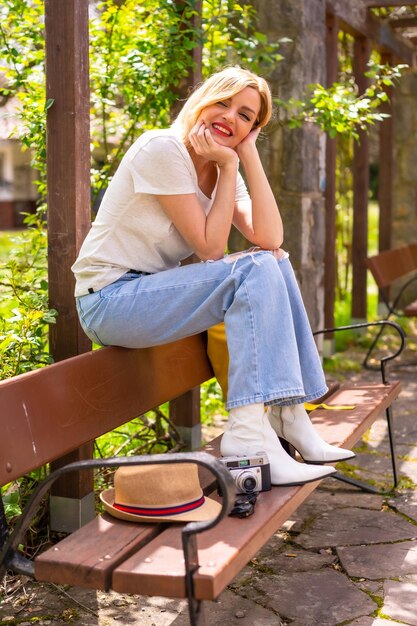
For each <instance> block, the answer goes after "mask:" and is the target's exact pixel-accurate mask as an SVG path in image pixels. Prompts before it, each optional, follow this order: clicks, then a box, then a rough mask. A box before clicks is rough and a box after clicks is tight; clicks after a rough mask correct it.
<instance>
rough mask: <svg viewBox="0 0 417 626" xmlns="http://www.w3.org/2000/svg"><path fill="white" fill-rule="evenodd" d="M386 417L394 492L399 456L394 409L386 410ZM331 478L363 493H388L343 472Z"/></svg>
mask: <svg viewBox="0 0 417 626" xmlns="http://www.w3.org/2000/svg"><path fill="white" fill-rule="evenodd" d="M385 415H386V418H387V429H388V439H389V447H390V453H391V465H392V475H393V485H392V487H391V489H392V490H394V489H395V488H396V487H397V485H398V468H397V456H396V453H395V439H394V430H393V418H392V407H391V406H389V407H388V408H387V409H386V410H385ZM331 478H336V480H341V481H342V482H345V483H348V484H349V485H354V486H355V487H359V489H362V490H363V491H369V492H370V493H378V494H380V495H385V493H386V492H382V491H380V490H379V489H376V488H375V487H372V486H371V485H367V484H366V483H363V482H361V481H360V480H355V479H354V478H350V477H349V476H345V475H344V474H342V473H341V472H336V474H333V475H332V476H331Z"/></svg>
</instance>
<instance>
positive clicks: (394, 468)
mask: <svg viewBox="0 0 417 626" xmlns="http://www.w3.org/2000/svg"><path fill="white" fill-rule="evenodd" d="M370 326H378V327H380V330H379V333H378V335H377V338H378V337H379V336H380V335H381V333H382V331H383V330H384V327H385V326H390V327H391V328H393V329H394V330H395V331H396V332H397V333H398V335H399V337H400V347H399V348H398V349H397V350H396V352H394V353H393V354H389V355H388V356H384V357H382V358H381V359H380V366H379V368H378V369H379V370H380V371H381V378H382V382H383V384H384V385H387V384H388V378H387V372H386V365H387V363H388V362H389V361H392V360H393V359H396V358H397V357H398V356H399V355H400V354H401V353H402V352H403V350H404V348H405V342H406V334H405V332H404V330H403V329H402V328H401V326H400V325H399V324H397V323H396V322H391V321H389V320H380V321H378V322H361V323H358V324H350V325H348V326H339V327H337V328H324V329H322V330H317V331H315V332H314V333H313V334H314V335H320V334H325V333H333V332H337V331H343V330H355V329H359V328H368V327H370ZM374 344H375V341H374V343H373V344H372V346H374ZM368 355H369V352H368ZM368 355H367V357H368ZM365 361H366V359H365ZM363 365H364V366H365V362H364V363H363ZM368 369H370V368H368ZM373 369H374V368H373ZM385 416H386V420H387V429H388V438H389V445H390V453H391V466H392V474H393V486H392V489H395V488H396V486H397V485H398V468H397V458H396V454H395V440H394V430H393V417H392V407H391V406H389V407H387V409H386V410H385ZM332 478H335V479H336V480H340V481H342V482H345V483H348V484H349V485H353V486H354V487H358V488H359V489H362V490H363V491H368V492H370V493H377V494H380V495H385V492H384V493H382V492H381V491H379V489H376V488H375V487H372V486H371V485H367V484H366V483H363V482H362V481H359V480H356V479H354V478H350V477H349V476H345V475H344V474H343V473H342V472H336V473H335V474H333V475H332Z"/></svg>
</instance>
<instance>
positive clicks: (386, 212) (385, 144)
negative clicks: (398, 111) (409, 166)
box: [378, 54, 394, 252]
mask: <svg viewBox="0 0 417 626" xmlns="http://www.w3.org/2000/svg"><path fill="white" fill-rule="evenodd" d="M391 62H392V56H391V55H390V54H388V55H382V57H381V63H391ZM385 89H386V91H387V94H388V97H389V101H388V102H384V103H383V104H382V105H381V112H382V113H387V114H388V115H389V116H390V117H387V118H386V119H385V120H384V121H383V122H381V123H380V125H379V163H378V166H379V168H378V169H379V174H378V203H379V252H383V251H384V250H390V249H391V248H392V180H393V154H394V120H393V117H392V115H393V106H392V98H393V95H394V90H393V89H392V87H386V88H385Z"/></svg>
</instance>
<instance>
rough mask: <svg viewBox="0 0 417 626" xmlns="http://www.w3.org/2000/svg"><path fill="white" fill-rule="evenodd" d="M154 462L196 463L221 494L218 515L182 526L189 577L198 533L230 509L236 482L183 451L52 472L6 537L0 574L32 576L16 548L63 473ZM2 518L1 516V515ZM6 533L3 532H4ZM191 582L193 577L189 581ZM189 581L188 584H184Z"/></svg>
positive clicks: (215, 464)
mask: <svg viewBox="0 0 417 626" xmlns="http://www.w3.org/2000/svg"><path fill="white" fill-rule="evenodd" d="M156 463H158V464H159V463H196V464H197V465H201V466H203V467H205V468H207V469H208V470H209V471H210V472H212V474H214V476H215V478H216V480H217V483H218V487H219V492H220V495H221V496H222V508H221V510H220V513H219V515H218V516H217V517H215V518H214V519H213V520H209V521H205V522H190V523H188V524H187V525H186V526H185V527H184V529H183V547H184V557H185V563H186V572H187V577H188V578H189V579H192V573H193V571H195V569H196V568H197V567H198V562H197V561H196V558H195V556H196V552H195V554H194V550H192V548H190V545H191V546H192V545H193V543H192V542H193V539H194V538H195V535H196V534H197V533H200V532H203V531H205V530H209V529H210V528H213V527H214V526H216V525H217V524H218V523H219V522H220V521H221V520H222V519H223V518H224V517H225V516H226V515H227V514H228V513H229V512H230V511H231V509H232V507H233V503H234V499H235V491H236V488H235V483H234V481H233V478H232V477H231V475H230V472H229V470H228V469H227V468H226V467H225V466H224V465H223V464H222V463H220V461H218V460H217V459H216V457H214V456H212V455H210V454H208V453H207V452H182V453H176V454H149V455H143V456H130V457H112V458H109V459H91V460H86V461H77V462H75V463H70V464H68V465H65V466H64V467H61V468H59V469H57V470H55V471H54V472H51V474H49V476H47V477H46V478H45V479H44V480H43V481H42V482H41V483H40V484H39V485H38V486H37V488H36V489H35V491H34V492H33V494H32V496H31V498H30V500H29V502H28V504H27V506H26V508H25V510H24V511H23V513H22V515H21V517H20V519H19V521H18V523H17V524H16V527H15V528H14V530H13V532H12V533H11V534H10V535H9V536H8V537H7V539H6V541H5V543H4V545H3V546H2V547H1V552H0V575H3V573H4V572H5V571H6V570H7V569H11V570H13V571H14V572H16V573H19V574H24V575H25V576H32V577H33V575H34V563H33V562H32V561H30V560H29V559H27V558H25V557H23V556H22V555H21V554H20V553H19V552H18V550H17V548H18V546H19V545H20V543H21V541H22V539H23V537H24V534H25V532H26V531H27V529H28V528H29V526H30V523H31V521H32V519H33V517H34V515H35V513H36V511H37V510H38V507H39V505H40V502H41V500H42V498H43V497H44V496H45V494H46V493H47V492H48V491H49V489H50V487H51V485H52V484H53V483H54V482H55V481H56V480H58V478H60V477H61V476H63V475H64V474H68V473H69V472H78V471H80V470H86V469H98V468H103V467H121V466H127V465H147V464H156ZM3 518H4V515H3ZM4 534H5V533H3V535H4ZM194 545H195V544H194ZM191 582H192V580H191ZM187 584H188V583H187Z"/></svg>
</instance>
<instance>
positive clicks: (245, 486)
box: [236, 472, 257, 493]
mask: <svg viewBox="0 0 417 626" xmlns="http://www.w3.org/2000/svg"><path fill="white" fill-rule="evenodd" d="M236 485H237V487H238V488H239V489H240V490H241V491H243V492H245V493H250V492H251V491H255V490H256V486H257V481H256V477H255V476H254V475H253V474H252V473H251V472H242V473H241V474H240V475H239V476H238V477H237V479H236Z"/></svg>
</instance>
